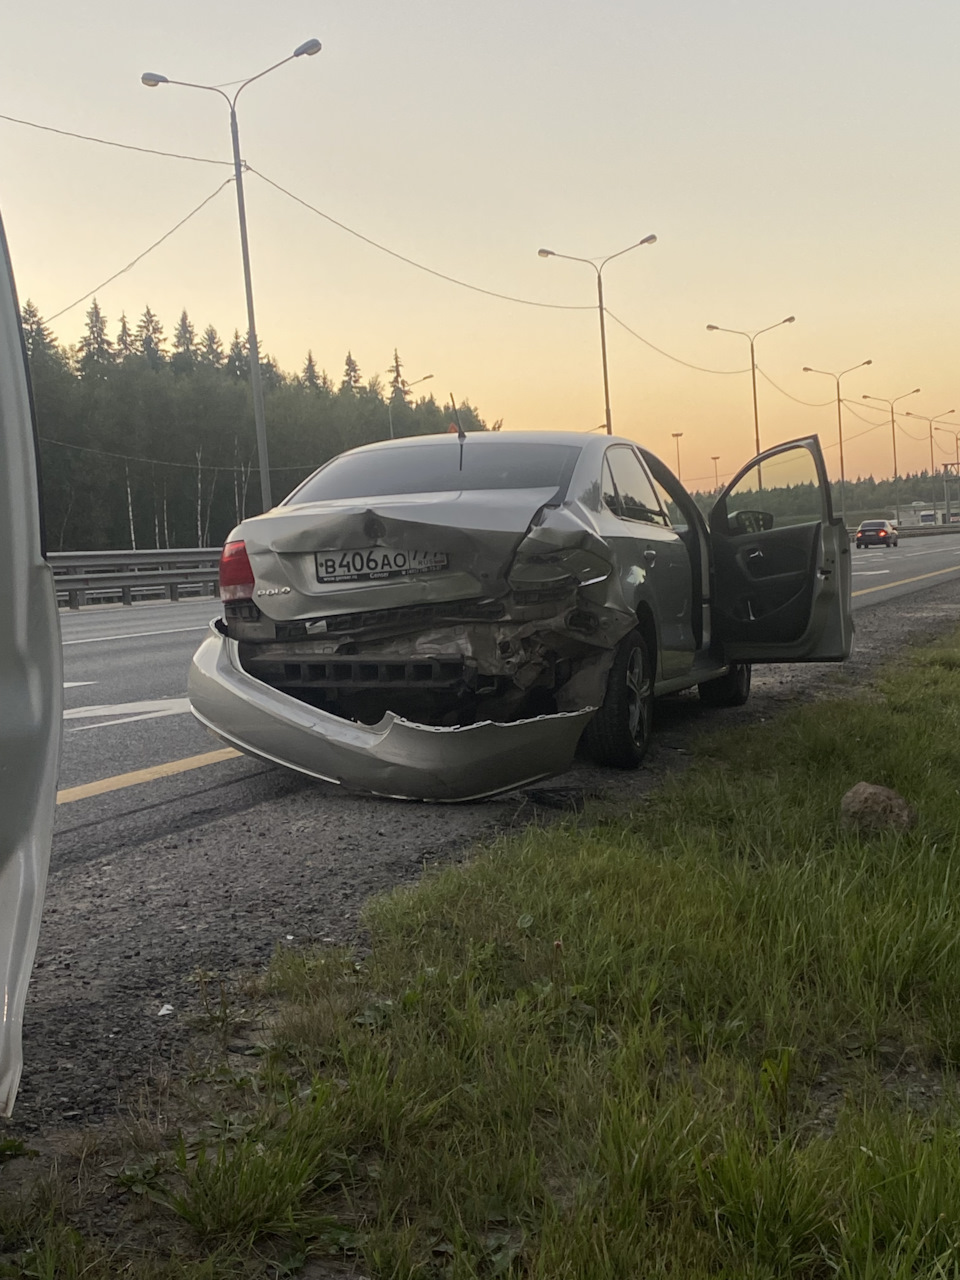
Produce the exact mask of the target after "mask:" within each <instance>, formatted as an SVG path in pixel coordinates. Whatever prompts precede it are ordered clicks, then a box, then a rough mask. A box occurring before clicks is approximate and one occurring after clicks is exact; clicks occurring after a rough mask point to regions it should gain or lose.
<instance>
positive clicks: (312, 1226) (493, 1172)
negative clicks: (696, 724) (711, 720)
mask: <svg viewBox="0 0 960 1280" xmlns="http://www.w3.org/2000/svg"><path fill="white" fill-rule="evenodd" d="M861 780H866V781H870V782H877V783H882V784H884V785H887V786H892V787H894V788H895V789H896V790H898V791H899V792H900V793H901V794H902V795H904V796H905V798H906V799H907V800H908V801H909V802H910V804H911V805H913V806H914V808H915V809H916V811H917V813H918V822H917V825H916V827H915V828H914V829H913V830H911V831H909V832H906V833H885V834H882V835H876V836H872V837H862V838H861V837H858V836H857V835H855V834H853V833H851V832H849V831H846V830H844V829H843V828H842V827H841V825H840V821H839V805H840V798H841V796H842V795H843V793H844V792H845V791H846V790H847V789H848V788H849V787H851V786H852V785H853V784H854V783H856V782H858V781H861ZM958 830H960V647H958V646H957V642H956V641H953V642H951V644H949V645H945V646H940V647H938V648H936V649H931V650H925V651H923V652H920V653H918V654H916V655H913V656H912V657H911V659H910V661H909V662H905V663H904V665H903V666H902V667H901V668H899V669H898V670H896V671H895V672H893V673H891V674H889V675H888V676H887V677H886V678H885V679H884V680H883V681H882V682H881V683H880V685H878V686H877V687H876V688H875V689H874V690H872V691H871V693H870V695H869V696H867V697H862V698H843V699H841V700H838V701H836V702H822V703H818V704H816V705H813V706H804V707H800V708H798V709H797V710H796V711H794V712H792V713H791V714H789V715H786V716H784V717H783V718H781V719H778V720H777V721H775V722H773V723H770V724H766V725H762V726H756V725H755V726H751V727H749V728H746V729H742V730H738V731H735V732H729V731H724V730H723V729H722V728H721V729H720V730H719V732H717V733H716V734H715V735H714V736H712V737H711V738H710V739H709V740H706V741H705V742H704V743H703V744H702V746H701V749H700V751H699V752H698V755H697V758H696V759H695V761H694V763H693V766H692V767H691V768H690V769H688V770H687V771H686V772H685V773H684V774H683V775H682V776H679V777H677V778H675V779H673V780H672V781H670V782H668V783H667V785H666V786H665V787H664V788H663V789H662V790H661V791H660V792H658V793H657V794H655V795H652V796H646V797H644V798H643V799H642V800H640V801H638V803H637V805H636V806H635V807H634V808H633V809H632V810H631V811H629V812H627V813H622V812H621V813H615V814H613V813H609V812H604V811H603V810H601V809H597V810H595V811H593V812H592V813H587V814H586V815H584V816H583V817H582V818H580V819H576V820H570V821H568V822H567V823H565V824H562V825H560V826H556V827H552V828H549V829H546V830H543V829H537V828H531V829H529V830H527V831H526V832H525V833H524V834H522V835H520V836H515V837H511V838H509V839H504V840H502V841H500V842H499V843H497V844H496V845H494V846H493V847H492V848H490V849H488V850H486V851H484V852H483V853H481V854H480V855H478V857H477V858H476V860H475V861H474V862H473V863H471V864H470V865H468V866H466V867H457V868H455V869H451V870H448V871H445V872H442V873H440V874H437V875H435V876H433V877H432V878H429V879H428V880H426V881H425V882H424V883H422V884H421V885H419V886H418V887H416V888H414V889H409V890H405V891H401V892H398V893H395V894H393V895H391V896H389V897H387V898H385V899H382V900H381V901H379V902H377V903H376V904H374V905H373V907H372V908H371V909H370V911H369V912H368V918H367V919H368V925H369V929H370V935H371V939H372V947H371V950H370V952H369V954H368V955H367V956H366V957H365V958H364V959H362V960H358V959H357V958H355V957H354V956H352V955H349V954H346V953H343V952H338V951H333V950H321V951H316V952H310V953H307V952H296V951H291V950H284V951H283V952H281V953H279V954H278V955H277V957H276V958H275V960H274V963H273V965H272V967H271V969H270V972H269V974H268V975H267V978H266V980H265V983H266V989H267V991H268V993H269V994H270V997H271V998H272V999H273V1000H275V1001H277V1002H278V1003H279V1006H280V1012H279V1016H278V1018H277V1019H276V1020H275V1023H274V1033H275V1035H274V1044H273V1046H272V1048H271V1049H270V1050H269V1052H267V1053H266V1054H265V1055H264V1057H263V1058H262V1060H261V1067H260V1072H259V1075H258V1076H257V1077H256V1078H255V1080H254V1083H253V1085H252V1087H247V1088H245V1089H244V1090H241V1091H239V1092H238V1094H237V1096H236V1097H232V1098H231V1105H232V1106H234V1107H235V1108H236V1113H235V1114H234V1115H233V1117H232V1118H230V1119H229V1120H228V1119H226V1118H224V1119H223V1120H222V1121H221V1122H220V1123H219V1124H218V1125H215V1126H212V1127H211V1126H209V1125H208V1126H207V1127H206V1129H205V1130H203V1131H202V1132H201V1131H199V1130H198V1131H197V1132H195V1133H193V1134H192V1135H190V1136H182V1137H181V1138H180V1140H179V1141H178V1142H177V1144H176V1145H175V1146H174V1147H173V1148H172V1149H170V1150H168V1151H167V1152H166V1153H163V1155H162V1159H161V1160H160V1161H159V1163H158V1164H155V1165H152V1166H151V1167H150V1172H149V1175H146V1174H143V1173H142V1172H141V1171H139V1170H137V1171H134V1172H133V1173H132V1174H130V1176H129V1177H128V1178H127V1180H126V1186H125V1189H124V1192H123V1194H124V1195H125V1196H126V1197H127V1198H128V1199H129V1198H132V1197H135V1196H136V1192H137V1190H139V1191H140V1200H141V1201H144V1200H146V1199H147V1198H148V1195H147V1193H149V1198H150V1200H151V1206H152V1211H153V1212H154V1213H155V1214H158V1215H160V1216H161V1219H162V1220H163V1221H165V1222H167V1223H169V1224H178V1225H179V1229H180V1230H182V1231H184V1232H185V1239H186V1240H187V1241H188V1242H189V1244H188V1246H187V1247H186V1253H181V1254H179V1255H178V1256H177V1257H176V1258H171V1260H170V1261H169V1263H167V1262H164V1263H163V1265H164V1266H167V1265H169V1266H171V1267H172V1266H174V1265H176V1266H177V1267H180V1266H184V1267H186V1266H187V1263H186V1262H185V1261H184V1258H185V1257H187V1256H189V1257H190V1258H195V1259H196V1262H195V1263H194V1262H192V1261H191V1262H190V1263H189V1265H190V1266H195V1268H196V1269H195V1270H192V1271H191V1270H184V1271H183V1273H182V1274H183V1275H185V1276H186V1275H195V1276H198V1277H199V1276H210V1277H214V1276H217V1277H219V1276H220V1275H221V1274H222V1275H240V1274H251V1275H253V1274H258V1275H259V1274H263V1275H277V1274H281V1273H284V1274H291V1275H294V1274H297V1270H296V1267H297V1265H299V1262H300V1261H303V1260H305V1259H307V1258H310V1257H313V1258H322V1257H323V1256H325V1255H326V1256H331V1255H346V1256H348V1257H354V1258H356V1259H357V1260H358V1266H359V1267H360V1269H361V1271H363V1272H365V1273H366V1274H369V1275H372V1276H376V1277H384V1278H386V1277H389V1278H390V1280H434V1278H437V1280H439V1278H440V1277H443V1278H445V1280H487V1278H488V1277H496V1276H509V1277H525V1278H529V1280H607V1278H608V1277H609V1278H610V1280H621V1278H622V1280H628V1278H629V1280H634V1278H635V1277H648V1276H649V1277H653V1276H679V1277H685V1278H686V1277H690V1278H692V1280H698V1278H700V1277H704V1278H705V1277H728V1278H730V1280H733V1278H737V1280H739V1278H740V1277H753V1278H756V1280H765V1278H767V1277H770V1278H771V1280H772V1278H773V1277H781V1276H797V1277H807V1278H809V1280H819V1278H820V1277H823V1278H824V1280H826V1278H827V1277H837V1276H839V1277H843V1278H845V1280H846V1278H848V1280H879V1278H880V1277H884V1278H888V1277H893V1278H895V1280H900V1278H903V1280H906V1278H907V1277H911V1278H913V1277H928V1278H930V1280H933V1278H934V1277H937V1278H946V1277H958V1278H960V1195H958V1194H957V1190H956V1189H957V1187H958V1186H960V1091H958V1088H957V1077H956V1070H957V1067H958V1065H960V893H958V889H960V839H958ZM0 1179H2V1171H0ZM0 1189H2V1180H0ZM18 1230H19V1232H20V1234H19V1236H18V1237H17V1241H16V1243H15V1245H14V1249H13V1252H11V1253H10V1254H9V1256H11V1257H21V1258H23V1257H27V1256H33V1255H28V1253H27V1252H26V1250H27V1249H28V1248H29V1247H32V1248H33V1249H34V1250H35V1251H36V1248H37V1244H36V1242H37V1241H38V1240H39V1241H43V1242H44V1247H49V1248H55V1247H63V1245H62V1241H61V1243H60V1244H59V1245H57V1244H56V1241H57V1240H58V1239H59V1237H57V1236H56V1231H60V1232H61V1233H62V1232H63V1231H65V1230H66V1227H64V1225H63V1224H62V1223H60V1224H59V1225H57V1224H56V1223H53V1222H52V1220H48V1223H47V1227H45V1228H44V1231H45V1232H46V1234H44V1232H41V1231H39V1228H36V1229H34V1234H33V1236H30V1232H29V1231H26V1232H25V1231H24V1228H23V1226H22V1223H21V1226H20V1227H19V1228H18ZM51 1233H52V1234H51ZM64 1238H65V1237H64ZM30 1240H33V1242H34V1243H33V1244H32V1245H30V1243H29V1241H30ZM51 1241H53V1243H50V1242H51ZM71 1247H72V1246H71ZM77 1247H79V1246H77ZM83 1247H85V1248H94V1246H93V1245H84V1246H83ZM18 1249H19V1250H20V1253H19V1254H18V1253H17V1252H16V1250H18ZM51 1256H52V1255H51ZM279 1262H284V1265H285V1267H286V1270H285V1272H281V1271H279V1270H278V1269H277V1267H278V1263H279ZM144 1265H146V1264H144ZM151 1265H154V1266H160V1264H159V1263H153V1264H151ZM241 1266H243V1267H245V1268H248V1270H245V1271H241V1270H240V1268H241ZM202 1267H206V1268H207V1270H206V1271H203V1270H202V1269H201V1268H202ZM230 1267H232V1268H233V1270H232V1271H231V1270H229V1268H230ZM218 1268H219V1269H218ZM0 1274H2V1270H0ZM23 1274H47V1273H46V1272H42V1271H38V1270H36V1269H35V1271H34V1272H30V1271H25V1272H24V1273H23ZM50 1274H56V1275H58V1276H59V1274H61V1273H60V1272H58V1271H56V1270H54V1271H53V1272H50ZM62 1274H64V1275H66V1276H71V1275H73V1274H77V1275H78V1276H79V1275H80V1274H86V1272H81V1271H80V1270H78V1269H77V1268H76V1267H75V1268H74V1271H72V1272H71V1271H69V1270H67V1269H64V1270H63V1272H62ZM90 1274H91V1275H96V1276H99V1274H100V1273H99V1272H97V1271H96V1270H95V1269H94V1270H91V1271H90ZM104 1274H106V1273H104ZM118 1274H121V1273H120V1272H118ZM122 1274H126V1273H125V1272H124V1273H122ZM131 1274H134V1273H132V1272H131ZM136 1274H137V1275H140V1274H141V1273H140V1272H137V1273H136ZM152 1274H156V1275H157V1276H160V1275H163V1276H164V1277H166V1275H167V1274H170V1275H171V1276H172V1275H180V1274H181V1272H180V1271H172V1270H171V1271H170V1272H169V1273H168V1272H167V1271H161V1270H157V1271H155V1272H153V1273H151V1272H149V1271H147V1270H144V1271H143V1272H142V1275H143V1276H144V1277H147V1276H150V1275H152Z"/></svg>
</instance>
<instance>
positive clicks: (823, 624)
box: [710, 436, 853, 662]
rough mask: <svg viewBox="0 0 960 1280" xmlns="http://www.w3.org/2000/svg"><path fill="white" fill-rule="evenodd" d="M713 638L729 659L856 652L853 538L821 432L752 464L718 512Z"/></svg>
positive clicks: (713, 521) (713, 526)
mask: <svg viewBox="0 0 960 1280" xmlns="http://www.w3.org/2000/svg"><path fill="white" fill-rule="evenodd" d="M710 542H711V546H712V551H713V569H714V573H713V586H712V605H713V608H712V616H713V634H714V638H715V639H717V640H719V641H720V643H721V645H722V647H723V653H724V656H725V657H726V658H727V659H728V660H729V661H731V662H733V661H738V662H839V661H841V660H842V659H844V658H846V657H847V656H848V655H849V653H850V647H851V643H852V640H853V619H852V616H851V611H850V573H851V561H850V539H849V536H848V534H847V531H846V528H845V527H844V524H843V521H842V520H840V519H835V518H834V515H833V506H832V503H831V500H830V485H829V482H828V480H827V472H826V467H825V466H824V462H823V454H822V452H821V450H820V442H819V440H818V439H817V437H816V436H810V437H808V438H807V439H803V440H790V441H788V442H787V443H786V444H781V445H777V446H776V448H773V449H768V450H767V451H766V452H765V453H761V454H760V455H759V456H758V457H756V458H754V459H753V461H752V462H749V463H747V465H746V466H745V467H743V468H742V469H741V470H740V471H739V472H738V473H737V475H736V476H735V477H734V478H733V480H732V481H731V482H730V484H729V485H728V486H727V488H726V489H724V491H723V493H722V494H721V495H720V499H719V501H718V502H717V504H716V506H715V507H714V508H713V511H712V512H711V513H710Z"/></svg>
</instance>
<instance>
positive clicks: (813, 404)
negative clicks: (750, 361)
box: [757, 365, 837, 409]
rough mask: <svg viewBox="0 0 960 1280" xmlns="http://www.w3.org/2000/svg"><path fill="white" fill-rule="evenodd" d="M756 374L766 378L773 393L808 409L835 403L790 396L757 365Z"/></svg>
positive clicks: (822, 407)
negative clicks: (776, 392)
mask: <svg viewBox="0 0 960 1280" xmlns="http://www.w3.org/2000/svg"><path fill="white" fill-rule="evenodd" d="M757 373H759V375H760V377H761V378H766V380H767V382H769V383H770V385H771V387H773V388H774V390H775V391H779V392H780V394H781V395H782V396H786V397H787V399H788V400H793V401H794V402H795V403H796V404H802V405H806V407H807V408H808V409H825V408H826V406H827V405H828V404H836V403H837V402H836V400H801V399H800V398H799V397H798V396H794V395H791V394H790V392H789V391H785V390H784V389H783V387H781V386H780V385H779V384H778V383H776V382H774V380H773V379H772V378H771V377H770V375H769V373H764V371H763V370H762V369H761V368H760V366H759V365H757Z"/></svg>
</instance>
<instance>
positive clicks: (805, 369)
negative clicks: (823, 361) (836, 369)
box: [803, 364, 817, 373]
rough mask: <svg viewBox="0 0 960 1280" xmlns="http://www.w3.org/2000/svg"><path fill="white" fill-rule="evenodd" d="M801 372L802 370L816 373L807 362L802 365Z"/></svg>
mask: <svg viewBox="0 0 960 1280" xmlns="http://www.w3.org/2000/svg"><path fill="white" fill-rule="evenodd" d="M803 372H804V373H816V372H817V371H816V369H811V368H810V366H809V365H808V364H805V365H804V366H803Z"/></svg>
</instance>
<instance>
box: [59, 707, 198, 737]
mask: <svg viewBox="0 0 960 1280" xmlns="http://www.w3.org/2000/svg"><path fill="white" fill-rule="evenodd" d="M188 710H189V708H188ZM180 714H182V713H181V711H180V709H179V708H177V709H176V710H175V711H147V712H146V713H145V714H144V715H142V716H123V717H122V718H121V719H119V720H98V721H97V723H96V724H80V725H77V727H76V728H75V729H68V730H67V732H68V733H83V732H85V730H87V729H108V728H109V727H110V725H112V724H133V723H134V721H135V720H160V719H161V718H162V717H163V716H178V715H180Z"/></svg>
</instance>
